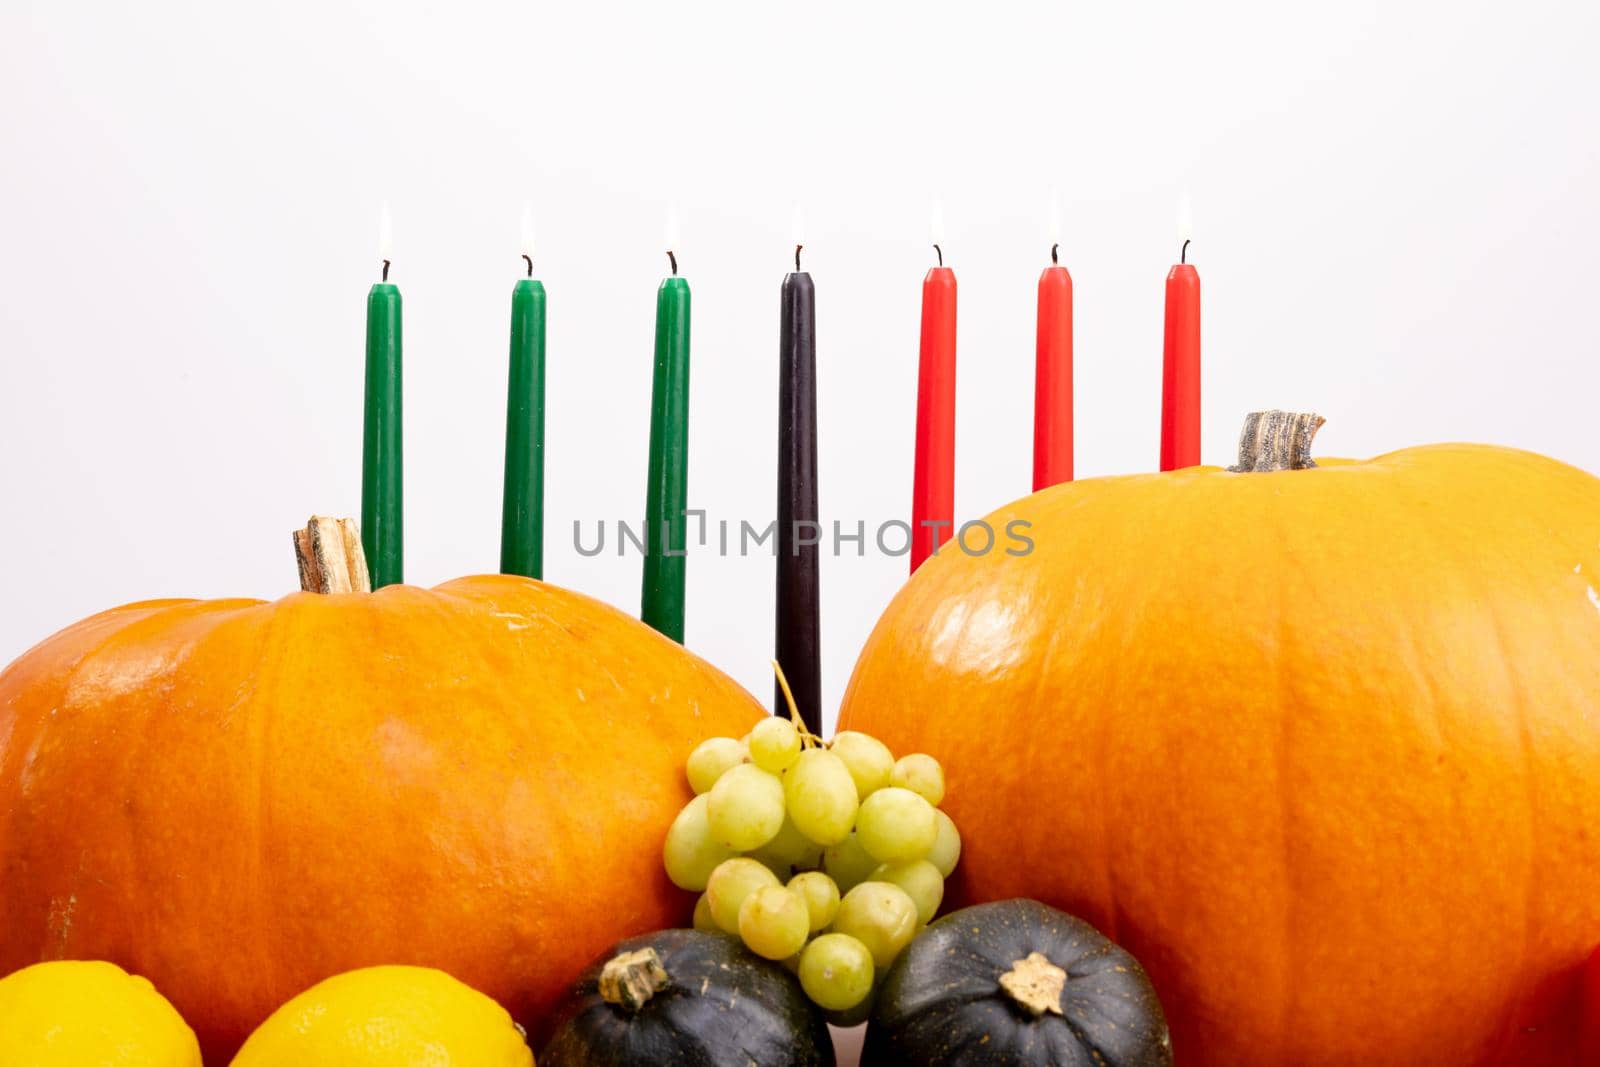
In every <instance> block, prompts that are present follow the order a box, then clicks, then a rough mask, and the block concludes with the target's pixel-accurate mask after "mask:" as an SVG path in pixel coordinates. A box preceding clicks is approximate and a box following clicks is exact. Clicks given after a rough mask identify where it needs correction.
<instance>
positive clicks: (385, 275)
mask: <svg viewBox="0 0 1600 1067" xmlns="http://www.w3.org/2000/svg"><path fill="white" fill-rule="evenodd" d="M383 280H384V281H388V280H389V261H388V260H387V259H386V260H384V261H383Z"/></svg>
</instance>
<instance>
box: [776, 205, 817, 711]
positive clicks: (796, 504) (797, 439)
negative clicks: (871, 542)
mask: <svg viewBox="0 0 1600 1067" xmlns="http://www.w3.org/2000/svg"><path fill="white" fill-rule="evenodd" d="M804 246H805V228H804V220H803V218H802V217H801V214H800V211H799V209H798V208H797V209H796V210H795V216H794V273H792V274H788V275H785V277H784V279H783V288H782V290H781V291H780V296H779V308H780V311H779V326H778V587H777V649H776V657H775V658H776V659H777V661H778V665H779V666H781V667H782V668H783V673H784V675H785V677H787V679H788V681H789V685H790V687H791V689H792V691H793V694H794V701H795V706H796V707H797V708H799V710H800V718H801V719H802V720H803V721H804V722H805V724H806V728H807V729H809V730H810V731H811V732H812V733H814V734H820V733H821V732H822V651H821V647H820V645H821V621H820V619H821V614H820V613H821V594H820V589H819V578H818V568H819V562H820V557H819V553H818V548H817V545H818V541H819V536H818V533H819V531H818V528H817V526H816V525H815V524H816V522H817V334H816V306H815V293H814V291H813V290H812V287H811V275H810V274H807V273H805V272H804V271H802V270H801V269H800V250H801V248H803V247H804ZM802 526H803V527H804V529H803V530H802V529H801V527H802ZM802 533H803V534H804V535H805V536H804V537H802V536H801V535H802ZM772 706H773V708H774V709H776V711H777V713H778V714H781V713H782V709H783V708H784V706H785V701H784V694H783V687H782V686H781V685H778V686H777V689H776V694H775V696H774V699H773V705H772Z"/></svg>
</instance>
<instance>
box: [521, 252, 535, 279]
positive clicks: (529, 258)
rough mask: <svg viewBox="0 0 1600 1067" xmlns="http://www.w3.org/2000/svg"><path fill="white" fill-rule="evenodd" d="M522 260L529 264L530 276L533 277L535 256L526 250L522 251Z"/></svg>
mask: <svg viewBox="0 0 1600 1067" xmlns="http://www.w3.org/2000/svg"><path fill="white" fill-rule="evenodd" d="M522 261H523V262H524V263H526V264H527V265H528V277H530V278H531V277H533V257H532V256H530V255H528V253H526V252H524V253H522Z"/></svg>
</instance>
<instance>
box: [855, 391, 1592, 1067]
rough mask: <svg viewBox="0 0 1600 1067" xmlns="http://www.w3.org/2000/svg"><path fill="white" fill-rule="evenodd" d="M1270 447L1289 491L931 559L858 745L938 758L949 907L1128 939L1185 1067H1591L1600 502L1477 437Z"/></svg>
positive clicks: (1093, 513) (1049, 512)
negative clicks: (1414, 444) (1587, 1049)
mask: <svg viewBox="0 0 1600 1067" xmlns="http://www.w3.org/2000/svg"><path fill="white" fill-rule="evenodd" d="M1317 423H1320V420H1314V421H1307V420H1297V421H1292V422H1290V423H1278V424H1274V426H1273V427H1270V428H1269V429H1270V431H1271V432H1269V433H1268V434H1267V436H1274V435H1275V434H1276V432H1277V431H1280V430H1281V431H1284V432H1285V433H1287V434H1289V435H1292V436H1298V438H1299V440H1298V442H1297V443H1296V444H1297V447H1294V448H1286V449H1278V450H1273V451H1274V452H1275V454H1277V455H1281V454H1282V453H1284V452H1295V453H1299V454H1300V455H1302V456H1303V455H1304V454H1305V452H1306V447H1305V446H1307V445H1308V443H1309V434H1310V432H1311V430H1313V429H1314V426H1315V425H1316V424H1317ZM1249 437H1250V435H1248V434H1247V441H1246V445H1247V446H1249V447H1247V448H1246V452H1247V455H1246V457H1245V459H1246V462H1244V463H1243V464H1242V465H1243V466H1244V467H1246V468H1250V467H1265V468H1268V469H1258V470H1255V471H1252V472H1249V473H1245V472H1238V471H1229V470H1219V469H1217V468H1194V469H1190V470H1184V471H1179V472H1175V473H1171V474H1161V475H1141V476H1132V477H1118V478H1101V479H1094V480H1089V481H1082V482H1077V483H1073V484H1066V485H1061V486H1058V487H1056V488H1053V489H1049V490H1046V491H1044V492H1041V493H1038V494H1035V495H1034V496H1031V497H1028V498H1026V499H1024V500H1021V501H1018V502H1016V503H1014V504H1012V505H1010V506H1008V507H1005V508H1002V509H1001V510H999V511H997V512H995V513H994V514H993V515H991V516H990V517H989V519H988V521H989V523H990V525H991V526H993V527H994V528H995V529H1004V528H1005V526H1006V523H1008V522H1011V521H1013V520H1023V521H1026V522H1028V523H1031V529H1027V530H1026V533H1027V535H1028V536H1029V537H1030V538H1031V539H1032V541H1033V543H1034V546H1035V547H1034V549H1033V551H1032V552H1031V553H1030V554H1028V555H1026V556H1007V555H1005V554H1004V553H1003V552H1001V551H999V550H997V551H996V552H994V553H991V554H989V555H986V556H982V557H968V556H965V555H963V554H962V553H961V552H960V551H952V549H954V548H955V546H954V545H952V546H951V547H950V548H947V549H946V550H945V551H943V552H942V553H941V554H940V555H939V556H938V557H937V558H935V559H933V560H932V561H930V562H929V563H928V564H926V565H925V566H924V567H923V568H922V569H921V570H920V571H919V572H918V573H917V575H916V576H915V577H914V578H913V579H912V581H911V582H910V583H909V584H907V585H906V586H905V588H904V589H903V590H902V591H901V592H900V594H899V595H898V596H897V597H896V598H895V600H894V601H893V603H892V604H891V605H890V606H889V608H888V610H887V611H886V613H885V614H884V616H883V618H882V619H881V621H880V622H879V623H878V625H877V628H876V629H875V630H874V632H873V633H872V636H871V637H870V639H869V640H868V642H867V645H866V648H865V650H864V651H863V652H862V654H861V658H860V661H859V663H858V664H857V666H856V669H855V674H854V677H853V678H852V680H851V682H850V685H849V688H848V691H847V693H846V696H845V700H844V706H843V710H842V717H841V727H842V728H847V729H859V730H866V731H869V732H871V733H872V734H874V735H875V736H877V737H880V738H882V739H883V740H884V741H885V742H886V743H888V744H889V745H890V746H891V747H893V748H894V749H895V750H896V751H897V752H901V751H904V752H910V751H927V752H932V753H936V754H937V755H938V756H939V758H940V759H941V760H943V761H944V762H945V768H946V771H947V776H948V785H949V789H948V794H947V800H946V807H947V808H948V810H949V811H950V814H951V815H952V817H953V818H954V819H955V821H956V823H957V825H959V826H960V827H961V832H962V838H963V842H964V851H963V854H962V858H961V866H960V867H959V868H958V869H957V872H956V881H955V882H954V883H953V886H952V895H953V897H954V898H955V899H956V900H957V901H958V902H964V901H972V900H979V901H982V900H995V899H1003V898H1007V897H1015V896H1032V897H1037V898H1038V899H1040V900H1042V901H1044V902H1045V903H1047V904H1051V905H1054V906H1056V907H1059V908H1063V909H1066V910H1067V911H1069V912H1072V913H1074V914H1077V915H1080V916H1083V917H1084V918H1087V919H1089V920H1090V921H1091V922H1093V923H1094V924H1095V925H1097V926H1098V927H1100V928H1101V929H1102V930H1104V931H1105V932H1107V933H1108V934H1110V935H1111V936H1113V937H1114V938H1115V939H1116V940H1118V941H1119V942H1120V943H1121V944H1123V945H1124V946H1125V947H1126V948H1128V949H1129V950H1130V951H1132V952H1133V954H1134V955H1135V956H1136V957H1138V959H1139V960H1140V962H1141V963H1143V964H1144V966H1145V967H1146V969H1147V970H1148V971H1149V973H1150V976H1151V978H1152V979H1153V980H1154V982H1155V986H1156V989H1157V991H1158V992H1159V994H1160V996H1161V1001H1162V1004H1163V1005H1164V1006H1165V1007H1166V1009H1167V1012H1168V1016H1169V1018H1170V1021H1171V1025H1172V1034H1173V1045H1174V1051H1175V1056H1176V1060H1177V1062H1178V1063H1181V1064H1185V1065H1186V1067H1208V1065H1218V1067H1220V1065H1229V1067H1234V1065H1238V1064H1263V1065H1267V1064H1271V1065H1274V1067H1290V1065H1293V1067H1303V1065H1324V1064H1325V1065H1334V1064H1341V1065H1342V1064H1349V1063H1363V1064H1396V1065H1401V1064H1404V1065H1408V1067H1411V1065H1416V1064H1424V1063H1426V1064H1449V1065H1452V1067H1474V1065H1481V1067H1489V1065H1496V1067H1498V1065H1506V1064H1517V1065H1519V1067H1548V1065H1557V1064H1560V1065H1570V1064H1572V1063H1573V1062H1574V1061H1575V1058H1576V1049H1575V1037H1576V1030H1577V1026H1576V1023H1577V1015H1578V1013H1577V1003H1578V991H1579V973H1580V966H1581V964H1582V963H1583V961H1584V959H1585V958H1586V957H1587V955H1588V953H1589V951H1590V950H1591V949H1592V948H1594V946H1595V945H1596V944H1597V943H1600V592H1597V591H1596V590H1597V588H1600V480H1597V479H1595V478H1594V477H1592V476H1591V475H1589V474H1586V473H1584V472H1582V471H1579V470H1576V469H1574V468H1572V467H1568V466H1564V465H1563V464H1560V463H1557V462H1555V461H1553V460H1550V459H1545V458H1543V457H1540V456H1536V455H1532V454H1529V453H1525V452H1517V451H1511V450H1508V449H1503V448H1493V447H1486V446H1475V445H1436V446H1430V447H1423V448H1412V449H1406V450H1404V451H1400V452H1394V453H1391V454H1389V455H1385V456H1381V457H1378V458H1376V459H1373V460H1368V461H1365V462H1351V461H1337V460H1327V461H1323V462H1322V463H1321V465H1320V467H1318V469H1273V468H1283V467H1284V465H1283V464H1282V463H1273V462H1266V463H1264V462H1262V460H1263V456H1264V455H1265V453H1264V452H1262V451H1261V450H1258V449H1256V448H1255V447H1254V445H1255V444H1256V443H1258V442H1252V441H1251V440H1249ZM1279 443H1281V442H1279ZM1291 466H1294V465H1291Z"/></svg>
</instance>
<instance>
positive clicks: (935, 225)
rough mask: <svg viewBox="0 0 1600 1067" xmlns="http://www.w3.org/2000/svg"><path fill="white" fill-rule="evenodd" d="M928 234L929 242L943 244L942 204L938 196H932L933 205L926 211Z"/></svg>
mask: <svg viewBox="0 0 1600 1067" xmlns="http://www.w3.org/2000/svg"><path fill="white" fill-rule="evenodd" d="M928 236H929V238H930V243H932V244H936V245H943V244H944V204H943V203H941V202H940V200H939V198H938V197H934V198H933V206H932V207H931V208H930V209H929V211H928Z"/></svg>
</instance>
